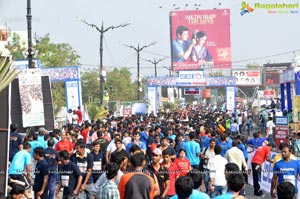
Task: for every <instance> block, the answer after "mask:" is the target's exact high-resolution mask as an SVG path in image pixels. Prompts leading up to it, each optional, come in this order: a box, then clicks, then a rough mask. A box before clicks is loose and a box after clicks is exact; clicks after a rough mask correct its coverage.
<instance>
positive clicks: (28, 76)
mask: <svg viewBox="0 0 300 199" xmlns="http://www.w3.org/2000/svg"><path fill="white" fill-rule="evenodd" d="M19 90H20V100H21V109H22V121H23V127H24V128H25V127H31V126H43V125H45V117H44V104H43V91H42V78H41V71H40V69H24V70H21V71H20V73H19Z"/></svg>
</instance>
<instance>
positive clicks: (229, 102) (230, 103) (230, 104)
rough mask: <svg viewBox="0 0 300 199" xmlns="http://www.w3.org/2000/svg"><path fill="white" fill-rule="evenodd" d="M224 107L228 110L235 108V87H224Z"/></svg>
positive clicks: (232, 110)
mask: <svg viewBox="0 0 300 199" xmlns="http://www.w3.org/2000/svg"><path fill="white" fill-rule="evenodd" d="M226 109H227V110H228V111H230V112H234V110H235V87H233V86H227V87H226Z"/></svg>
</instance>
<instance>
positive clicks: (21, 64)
mask: <svg viewBox="0 0 300 199" xmlns="http://www.w3.org/2000/svg"><path fill="white" fill-rule="evenodd" d="M32 64H33V65H34V67H36V68H41V60H39V59H35V60H32ZM12 67H13V68H16V69H19V70H22V69H28V60H18V61H13V63H12Z"/></svg>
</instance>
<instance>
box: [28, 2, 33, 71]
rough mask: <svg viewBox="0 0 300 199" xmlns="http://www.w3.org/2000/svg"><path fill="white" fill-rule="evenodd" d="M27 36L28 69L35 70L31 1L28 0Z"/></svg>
mask: <svg viewBox="0 0 300 199" xmlns="http://www.w3.org/2000/svg"><path fill="white" fill-rule="evenodd" d="M26 18H27V36H28V57H27V58H28V68H34V67H33V64H32V15H31V0H27V15H26Z"/></svg>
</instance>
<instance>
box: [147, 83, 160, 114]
mask: <svg viewBox="0 0 300 199" xmlns="http://www.w3.org/2000/svg"><path fill="white" fill-rule="evenodd" d="M147 96H148V100H149V102H150V104H149V107H148V113H152V112H153V113H154V115H156V112H157V103H158V99H157V98H158V96H157V87H154V86H148V87H147Z"/></svg>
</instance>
